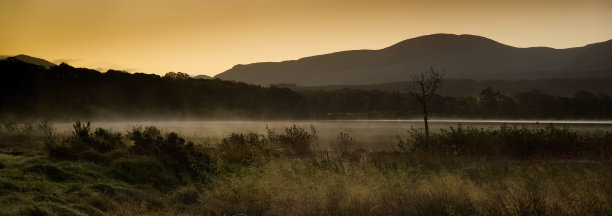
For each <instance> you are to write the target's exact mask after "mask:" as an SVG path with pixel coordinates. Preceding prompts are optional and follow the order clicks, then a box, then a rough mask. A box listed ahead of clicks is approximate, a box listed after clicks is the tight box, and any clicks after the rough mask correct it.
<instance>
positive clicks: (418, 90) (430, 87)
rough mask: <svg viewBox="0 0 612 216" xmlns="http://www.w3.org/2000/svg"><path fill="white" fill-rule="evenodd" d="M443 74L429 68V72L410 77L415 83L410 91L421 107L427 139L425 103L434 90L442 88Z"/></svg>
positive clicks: (427, 126)
mask: <svg viewBox="0 0 612 216" xmlns="http://www.w3.org/2000/svg"><path fill="white" fill-rule="evenodd" d="M443 77H444V72H438V71H436V70H434V68H433V67H431V70H430V71H427V72H419V73H417V74H414V75H413V76H412V81H413V82H414V83H415V85H414V86H413V89H412V90H411V91H410V94H412V95H413V96H414V97H416V98H417V100H418V101H419V102H420V103H421V105H423V120H424V121H425V136H426V137H427V139H429V124H428V123H427V119H428V118H429V116H428V112H427V103H428V102H429V100H431V98H432V97H433V96H434V94H435V93H436V90H438V89H440V87H441V86H442V78H443Z"/></svg>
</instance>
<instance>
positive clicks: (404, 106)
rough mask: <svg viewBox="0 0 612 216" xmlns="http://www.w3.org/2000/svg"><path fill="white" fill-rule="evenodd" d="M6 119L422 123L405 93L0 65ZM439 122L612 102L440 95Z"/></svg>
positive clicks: (591, 115) (588, 109)
mask: <svg viewBox="0 0 612 216" xmlns="http://www.w3.org/2000/svg"><path fill="white" fill-rule="evenodd" d="M0 73H1V75H2V79H1V80H0V114H1V115H2V117H3V118H14V119H24V118H29V119H62V120H69V119H75V118H88V119H93V118H102V119H107V120H108V119H113V118H116V119H126V118H131V119H144V118H149V119H151V118H152V119H168V118H175V119H176V118H179V119H180V118H191V119H193V118H200V119H210V118H218V119H230V118H250V119H262V118H266V119H271V118H276V119H336V118H348V119H351V118H353V119H354V118H378V119H380V118H386V119H389V118H416V117H419V116H420V115H421V108H420V107H421V106H420V104H419V103H418V102H417V101H416V100H415V99H414V98H413V97H412V96H411V95H408V94H406V93H401V92H390V91H379V90H363V89H337V90H328V91H322V90H304V91H293V90H290V89H288V88H279V87H274V86H272V87H270V88H264V87H260V86H254V85H247V84H244V83H236V82H229V81H222V80H218V79H213V80H203V79H191V78H188V77H186V76H184V75H185V74H180V73H179V74H177V73H169V74H167V75H166V76H164V77H160V76H158V75H152V74H143V73H135V74H130V73H126V72H122V71H114V70H109V71H107V72H105V73H100V72H98V71H95V70H90V69H85V68H73V67H71V66H69V65H67V64H61V65H59V66H57V67H52V68H50V69H45V68H43V67H41V66H36V65H32V64H28V63H24V62H20V61H18V60H15V59H11V58H9V59H7V60H0ZM429 106H430V110H431V112H433V114H434V115H435V116H437V117H456V118H514V119H516V118H521V119H610V118H612V98H611V97H610V96H608V95H606V94H603V93H597V94H594V93H590V92H585V91H578V92H576V93H574V94H573V95H572V96H569V97H566V96H554V95H550V94H547V93H545V92H543V91H539V90H531V91H526V92H517V93H514V94H512V95H511V96H507V95H503V94H500V93H499V92H497V91H495V90H494V89H491V88H485V89H483V90H482V91H481V93H480V95H479V96H478V97H473V96H463V97H447V96H440V95H436V96H435V97H434V98H433V99H432V101H431V103H430V105H429Z"/></svg>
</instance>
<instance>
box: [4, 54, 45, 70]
mask: <svg viewBox="0 0 612 216" xmlns="http://www.w3.org/2000/svg"><path fill="white" fill-rule="evenodd" d="M8 58H15V59H17V60H19V61H22V62H27V63H30V64H35V65H39V66H43V67H45V68H47V69H49V68H51V67H53V66H57V65H56V64H53V63H51V62H49V61H47V60H44V59H40V58H35V57H32V56H28V55H23V54H21V55H16V56H0V59H8Z"/></svg>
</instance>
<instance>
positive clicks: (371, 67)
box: [215, 34, 612, 86]
mask: <svg viewBox="0 0 612 216" xmlns="http://www.w3.org/2000/svg"><path fill="white" fill-rule="evenodd" d="M611 46H612V40H610V41H607V42H602V43H597V44H591V45H587V46H584V47H577V48H568V49H553V48H547V47H531V48H517V47H512V46H508V45H505V44H501V43H499V42H496V41H494V40H491V39H488V38H485V37H481V36H475V35H453V34H434V35H426V36H421V37H416V38H412V39H408V40H405V41H402V42H399V43H397V44H395V45H392V46H390V47H387V48H384V49H380V50H351V51H343V52H336V53H331V54H325V55H318V56H311V57H305V58H301V59H298V60H290V61H283V62H261V63H253V64H248V65H236V66H234V67H232V68H231V69H229V70H227V71H225V72H223V73H220V74H218V75H217V76H215V78H220V79H225V80H236V81H242V82H246V83H253V84H262V85H269V84H278V83H291V84H297V85H302V86H314V85H360V84H374V83H384V82H395V81H401V80H409V79H410V76H411V74H413V73H416V72H420V71H426V70H428V69H429V68H430V67H431V66H433V67H434V68H436V69H442V70H444V71H445V72H446V78H456V79H514V78H515V77H514V75H521V78H522V79H529V78H530V73H535V74H539V75H538V76H540V77H538V78H551V77H554V78H560V77H557V75H560V76H562V77H565V76H567V77H593V76H602V75H603V76H612V61H609V60H608V59H612V58H610V57H609V56H610V52H611V51H612V49H611ZM594 71H595V72H594ZM602 71H603V72H602Z"/></svg>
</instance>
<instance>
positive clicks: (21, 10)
mask: <svg viewBox="0 0 612 216" xmlns="http://www.w3.org/2000/svg"><path fill="white" fill-rule="evenodd" d="M611 11H612V1H609V0H584V1H573V0H559V1H552V0H538V1H530V0H514V1H503V2H502V1H484V0H482V1H467V0H463V1H443V0H436V1H425V0H411V1H400V0H397V1H396V0H382V1H363V0H351V1H348V0H340V1H328V0H292V1H281V0H255V1H253V0H249V1H246V0H224V1H221V0H205V1H198V0H175V1H163V0H147V1H144V0H130V1H124V0H105V1H96V0H54V1H48V0H3V1H0V28H1V29H2V33H0V55H18V54H27V55H31V56H34V57H38V58H44V59H47V60H49V61H53V62H55V63H59V62H67V63H69V64H71V65H74V66H78V67H88V68H94V69H98V70H101V71H106V70H107V69H108V68H113V69H119V70H127V71H130V72H145V73H156V74H164V73H166V72H169V71H181V72H185V73H188V74H190V75H199V74H206V75H210V76H213V75H215V74H218V73H221V72H223V71H225V70H227V69H229V68H231V67H232V66H233V65H236V64H247V63H253V62H261V61H283V60H290V59H297V58H301V57H306V56H311V55H317V54H324V53H330V52H336V51H342V50H351V49H380V48H384V47H387V46H389V45H392V44H394V43H397V42H399V41H402V40H405V39H408V38H412V37H417V36H421V35H427V34H433V33H454V34H474V35H480V36H484V37H488V38H491V39H493V40H496V41H499V42H501V43H504V44H508V45H512V46H517V47H531V46H549V47H553V48H567V47H575V46H584V45H586V44H589V43H595V42H601V41H606V40H610V39H612V13H611Z"/></svg>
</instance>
